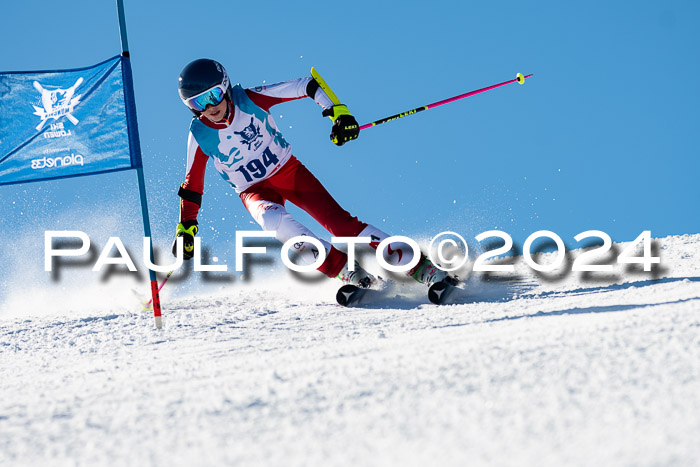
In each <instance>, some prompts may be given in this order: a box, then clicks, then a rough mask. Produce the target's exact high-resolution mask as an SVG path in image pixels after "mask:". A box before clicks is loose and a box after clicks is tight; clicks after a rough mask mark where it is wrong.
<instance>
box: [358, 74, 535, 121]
mask: <svg viewBox="0 0 700 467" xmlns="http://www.w3.org/2000/svg"><path fill="white" fill-rule="evenodd" d="M530 76H532V74H529V75H527V76H523V75H522V74H521V73H518V75H517V76H516V77H515V79H511V80H510V81H504V82H502V83H498V84H494V85H493V86H487V87H485V88H481V89H477V90H476V91H470V92H467V93H465V94H460V95H459V96H455V97H450V98H449V99H445V100H442V101H438V102H433V103H432V104H428V105H424V106H422V107H417V108H415V109H413V110H408V111H406V112H402V113H400V114H396V115H392V116H391V117H386V118H382V119H381V120H377V121H376V122H372V123H367V124H365V125H362V126H361V127H360V130H364V129H366V128H370V127H373V126H377V125H381V124H382V123H386V122H390V121H392V120H396V119H399V118H403V117H408V116H409V115H413V114H415V113H418V112H422V111H423V110H428V109H432V108H433V107H437V106H440V105H443V104H449V103H450V102H454V101H458V100H460V99H464V98H465V97H469V96H473V95H475V94H479V93H482V92H486V91H489V90H491V89H495V88H500V87H501V86H505V85H506V84H511V83H520V84H523V83H524V82H525V79H526V78H529V77H530Z"/></svg>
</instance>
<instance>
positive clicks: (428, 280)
mask: <svg viewBox="0 0 700 467" xmlns="http://www.w3.org/2000/svg"><path fill="white" fill-rule="evenodd" d="M408 275H409V276H411V277H413V278H414V279H415V280H416V281H418V282H420V283H421V284H425V285H427V286H428V287H429V289H428V299H429V300H430V301H431V302H432V303H434V304H436V305H442V304H444V303H445V302H446V300H447V298H448V297H449V296H450V295H451V294H452V292H453V291H454V288H455V286H456V285H457V284H458V283H459V280H458V279H457V278H456V277H455V276H451V275H450V274H449V273H448V272H447V271H443V270H442V269H439V268H438V267H437V266H435V265H434V264H433V262H432V261H430V259H428V258H427V257H426V256H422V257H421V260H420V261H419V262H418V266H416V267H415V268H414V269H413V270H412V271H409V273H408Z"/></svg>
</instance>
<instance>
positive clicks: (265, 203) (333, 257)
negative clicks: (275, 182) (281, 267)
mask: <svg viewBox="0 0 700 467" xmlns="http://www.w3.org/2000/svg"><path fill="white" fill-rule="evenodd" d="M241 200H242V201H243V204H244V205H245V207H246V209H248V212H250V214H251V215H252V216H253V218H254V219H255V221H256V222H257V223H258V224H260V226H261V227H262V228H263V230H266V231H275V232H276V233H275V237H276V238H277V240H279V241H280V242H282V243H285V242H286V241H287V240H289V239H290V238H293V237H296V236H299V235H307V236H309V237H313V238H316V239H318V240H319V241H320V242H321V243H322V244H323V246H324V247H325V249H326V260H325V261H324V262H323V264H321V266H320V267H319V268H318V270H319V271H321V272H322V273H324V274H325V275H327V276H329V277H336V276H338V274H339V273H340V272H341V270H342V269H343V267H344V266H345V264H346V263H347V261H348V259H347V255H346V254H345V253H343V252H342V251H340V250H338V249H336V248H334V247H333V246H332V245H331V244H330V243H328V242H327V241H325V240H323V239H320V238H318V237H317V236H316V235H314V233H313V232H311V231H310V230H309V229H308V228H306V227H305V226H304V225H302V224H301V223H299V222H298V221H296V220H295V219H294V218H293V217H292V216H291V215H290V214H289V213H288V212H287V210H286V209H285V208H284V206H283V204H282V203H284V199H283V198H282V197H281V196H280V195H279V194H277V193H275V192H274V190H265V189H264V188H262V187H259V188H258V189H257V190H248V191H246V192H244V193H241ZM292 251H293V252H294V253H295V254H296V256H297V257H298V258H299V259H300V261H301V262H302V263H304V264H312V263H314V262H315V261H316V259H317V258H318V250H317V249H316V246H315V245H313V244H312V243H310V242H298V243H295V244H294V247H293V248H292Z"/></svg>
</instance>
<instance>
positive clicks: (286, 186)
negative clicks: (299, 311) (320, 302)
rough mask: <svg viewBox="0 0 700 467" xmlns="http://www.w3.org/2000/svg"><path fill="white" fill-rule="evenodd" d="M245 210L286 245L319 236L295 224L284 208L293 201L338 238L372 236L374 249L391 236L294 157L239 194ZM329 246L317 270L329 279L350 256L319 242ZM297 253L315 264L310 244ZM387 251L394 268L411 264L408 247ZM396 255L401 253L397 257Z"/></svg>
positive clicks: (395, 246) (314, 256) (399, 246)
mask: <svg viewBox="0 0 700 467" xmlns="http://www.w3.org/2000/svg"><path fill="white" fill-rule="evenodd" d="M240 197H241V201H243V204H244V205H245V207H246V209H247V210H248V212H250V214H251V215H252V216H253V218H254V219H255V221H256V222H257V223H258V224H260V226H261V227H262V228H263V230H266V231H272V230H274V231H276V238H277V239H278V240H279V241H280V242H282V243H284V242H286V241H287V240H289V239H290V238H293V237H296V236H298V235H308V236H310V237H314V238H317V239H318V237H317V236H316V235H315V234H314V233H313V232H311V231H310V230H309V229H308V228H307V227H305V226H304V225H302V224H301V223H299V222H298V221H296V220H295V219H294V218H293V217H292V216H291V215H290V214H289V213H288V212H287V210H286V209H285V208H284V204H285V202H286V201H291V202H292V203H294V204H295V205H297V206H298V207H300V208H301V209H303V210H304V211H306V212H307V213H308V214H309V215H310V216H311V217H313V218H314V219H315V220H316V221H317V222H318V223H319V224H321V225H322V226H323V228H325V229H326V230H327V231H328V232H330V233H331V234H332V235H333V236H335V237H372V239H373V242H372V243H371V245H372V246H374V247H375V248H376V246H377V245H378V243H379V242H380V241H381V240H384V239H385V238H387V237H388V236H389V235H387V234H386V233H384V232H382V231H381V230H379V229H377V228H376V227H374V226H372V225H368V224H366V223H364V222H361V221H360V220H359V219H358V218H357V217H353V216H352V215H350V213H349V212H347V211H346V210H345V209H343V208H342V207H341V206H340V205H339V204H338V202H337V201H336V200H335V199H333V197H332V196H331V195H330V193H328V190H326V188H325V187H324V186H323V185H322V184H321V182H319V181H318V179H317V178H316V177H315V176H314V175H313V174H312V173H311V172H310V171H309V170H308V169H307V168H306V167H304V165H303V164H302V163H301V162H299V160H298V159H297V158H296V157H294V156H292V157H291V158H290V159H289V161H287V163H286V164H284V166H282V168H281V169H280V170H279V172H277V173H276V174H275V175H273V176H272V177H270V178H267V179H265V180H263V181H261V182H258V183H256V184H255V185H253V186H251V187H250V188H248V189H247V190H246V191H244V192H243V193H241V194H240ZM319 240H320V241H321V243H322V244H323V245H324V246H325V247H326V260H325V261H324V262H323V264H321V266H320V267H319V268H318V270H319V271H321V272H322V273H324V274H325V275H327V276H329V277H335V276H337V275H338V274H339V273H340V271H341V270H342V269H343V266H345V264H346V263H347V261H348V258H347V255H346V254H345V253H343V252H342V251H340V250H338V249H336V248H335V247H333V246H332V245H331V244H330V243H329V242H327V241H325V240H323V239H319ZM297 246H298V247H299V248H296V253H297V255H298V257H299V258H300V259H301V261H302V262H304V263H305V264H312V263H313V262H314V261H315V260H316V255H315V254H314V249H315V248H314V247H313V245H312V244H311V243H303V244H298V245H297ZM391 246H393V247H394V248H393V249H392V248H387V249H386V250H388V251H391V252H392V254H390V255H389V256H387V253H386V252H385V260H386V261H387V262H388V263H389V264H392V265H403V264H407V263H408V262H410V260H411V259H412V257H413V255H412V254H402V251H408V252H411V251H412V250H411V248H410V247H409V246H408V245H405V246H404V244H401V245H398V244H397V245H394V244H393V243H392V245H391ZM394 252H398V253H397V254H394Z"/></svg>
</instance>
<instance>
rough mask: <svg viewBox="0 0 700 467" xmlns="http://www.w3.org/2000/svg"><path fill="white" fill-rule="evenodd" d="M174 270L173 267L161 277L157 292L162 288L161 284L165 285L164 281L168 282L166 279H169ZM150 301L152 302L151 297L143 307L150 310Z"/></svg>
mask: <svg viewBox="0 0 700 467" xmlns="http://www.w3.org/2000/svg"><path fill="white" fill-rule="evenodd" d="M174 272H175V270H174V269H173V270H172V271H170V272H169V273H168V274H167V275H166V276H165V279H163V282H161V284H160V286H159V287H158V290H157V292H158V293H160V289H162V288H163V286H164V285H165V283H166V282H168V279H170V276H172V274H173V273H174ZM152 302H153V298H151V299H150V300H149V301H148V302H146V303H144V304H143V309H144V310H150V309H151V303H152Z"/></svg>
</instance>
